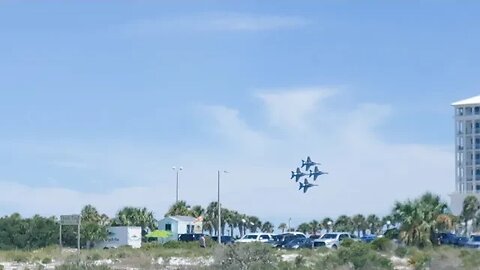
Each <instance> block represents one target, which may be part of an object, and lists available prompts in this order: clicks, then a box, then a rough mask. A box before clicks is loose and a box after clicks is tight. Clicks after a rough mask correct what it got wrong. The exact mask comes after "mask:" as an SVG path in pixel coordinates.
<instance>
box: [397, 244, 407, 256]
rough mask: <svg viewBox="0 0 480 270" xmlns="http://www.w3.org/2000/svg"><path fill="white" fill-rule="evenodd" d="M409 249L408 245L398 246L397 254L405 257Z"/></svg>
mask: <svg viewBox="0 0 480 270" xmlns="http://www.w3.org/2000/svg"><path fill="white" fill-rule="evenodd" d="M407 252H408V249H407V248H406V247H402V246H400V247H397V248H396V249H395V256H397V257H399V258H404V257H405V256H406V255H407Z"/></svg>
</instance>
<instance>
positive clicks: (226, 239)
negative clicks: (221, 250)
mask: <svg viewBox="0 0 480 270" xmlns="http://www.w3.org/2000/svg"><path fill="white" fill-rule="evenodd" d="M212 241H214V242H218V236H212ZM220 243H222V244H233V243H235V239H234V238H233V237H231V236H227V235H223V236H221V238H220Z"/></svg>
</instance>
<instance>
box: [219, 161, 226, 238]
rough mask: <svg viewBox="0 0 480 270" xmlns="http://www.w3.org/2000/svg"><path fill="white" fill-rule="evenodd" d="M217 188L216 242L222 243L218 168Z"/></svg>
mask: <svg viewBox="0 0 480 270" xmlns="http://www.w3.org/2000/svg"><path fill="white" fill-rule="evenodd" d="M223 172H224V173H228V172H227V171H223ZM217 173H218V174H217V189H218V201H217V207H218V243H219V244H221V243H222V239H221V238H222V232H221V230H222V217H221V215H222V213H221V210H222V206H221V205H220V170H218V172H217Z"/></svg>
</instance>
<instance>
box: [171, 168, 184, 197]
mask: <svg viewBox="0 0 480 270" xmlns="http://www.w3.org/2000/svg"><path fill="white" fill-rule="evenodd" d="M172 169H173V170H174V171H176V173H177V185H176V192H175V194H176V196H175V203H178V175H179V173H180V171H181V170H183V167H182V166H180V167H178V169H177V167H175V166H174V167H173V168H172Z"/></svg>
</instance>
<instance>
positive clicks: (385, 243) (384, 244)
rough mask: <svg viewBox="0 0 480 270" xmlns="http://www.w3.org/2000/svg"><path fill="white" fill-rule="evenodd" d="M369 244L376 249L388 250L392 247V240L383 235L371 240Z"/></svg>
mask: <svg viewBox="0 0 480 270" xmlns="http://www.w3.org/2000/svg"><path fill="white" fill-rule="evenodd" d="M371 245H372V248H373V249H374V250H377V251H390V250H392V248H393V244H392V241H391V240H390V239H388V238H385V237H381V238H377V239H375V240H373V241H372V243H371Z"/></svg>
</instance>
